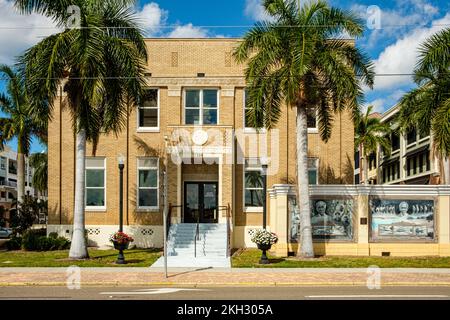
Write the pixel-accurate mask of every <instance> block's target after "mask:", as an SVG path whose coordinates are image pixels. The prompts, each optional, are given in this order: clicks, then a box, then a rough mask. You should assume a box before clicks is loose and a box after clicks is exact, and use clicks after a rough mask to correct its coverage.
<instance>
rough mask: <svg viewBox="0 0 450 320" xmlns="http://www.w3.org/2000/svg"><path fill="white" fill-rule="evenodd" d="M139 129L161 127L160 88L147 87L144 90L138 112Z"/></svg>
mask: <svg viewBox="0 0 450 320" xmlns="http://www.w3.org/2000/svg"><path fill="white" fill-rule="evenodd" d="M138 126H139V129H142V130H146V129H150V130H158V129H159V90H158V89H147V90H145V91H144V96H143V97H142V102H141V104H140V106H139V112H138Z"/></svg>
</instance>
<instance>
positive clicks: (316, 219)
mask: <svg viewBox="0 0 450 320" xmlns="http://www.w3.org/2000/svg"><path fill="white" fill-rule="evenodd" d="M288 202H289V217H290V225H289V239H290V242H294V243H295V242H297V239H298V235H299V232H300V211H299V209H298V206H297V201H296V197H295V196H290V197H289V201H288ZM311 225H312V232H313V239H314V240H347V241H348V240H353V200H352V199H342V198H341V199H338V198H336V199H312V200H311Z"/></svg>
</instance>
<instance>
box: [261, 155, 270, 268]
mask: <svg viewBox="0 0 450 320" xmlns="http://www.w3.org/2000/svg"><path fill="white" fill-rule="evenodd" d="M267 168H268V165H267V161H264V162H262V184H263V197H262V205H263V229H264V230H266V229H267V203H266V197H267ZM268 249H270V248H268ZM268 249H266V248H262V249H261V250H262V254H261V259H260V260H259V263H260V264H269V263H270V262H269V259H268V258H267V255H266V251H267V250H268Z"/></svg>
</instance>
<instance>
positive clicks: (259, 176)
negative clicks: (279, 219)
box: [244, 159, 264, 210]
mask: <svg viewBox="0 0 450 320" xmlns="http://www.w3.org/2000/svg"><path fill="white" fill-rule="evenodd" d="M263 187H264V186H263V169H262V166H261V162H260V161H259V159H245V168H244V206H245V208H246V209H247V210H252V209H262V206H263V199H264V194H263V192H264V190H263Z"/></svg>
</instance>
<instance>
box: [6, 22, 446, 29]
mask: <svg viewBox="0 0 450 320" xmlns="http://www.w3.org/2000/svg"><path fill="white" fill-rule="evenodd" d="M183 26H184V25H180V24H172V25H152V26H151V27H149V28H158V29H176V28H179V27H183ZM257 26H260V25H258V24H254V25H193V26H192V27H194V28H204V29H225V28H237V29H244V28H254V27H257ZM261 26H264V24H262V25H261ZM417 26H421V27H425V26H430V27H448V26H450V23H439V24H433V23H423V24H420V23H418V24H390V25H383V24H381V25H380V28H374V29H376V30H379V29H384V28H405V27H417ZM270 27H271V28H333V27H336V25H270ZM0 29H3V30H20V29H24V30H29V29H42V30H53V29H55V30H62V29H60V28H58V27H56V26H54V27H48V26H18V27H16V26H14V27H12V26H1V25H0ZM73 29H136V27H93V26H92V27H91V26H89V27H75V28H73ZM369 30H371V29H370V28H369Z"/></svg>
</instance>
